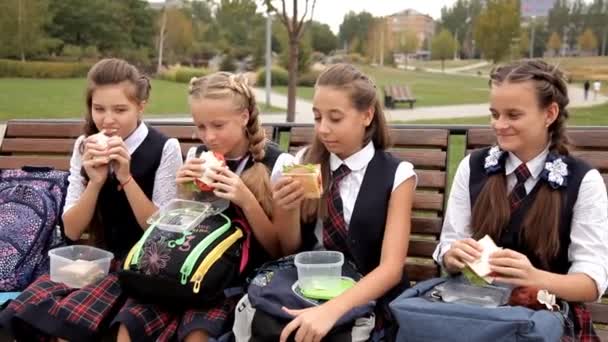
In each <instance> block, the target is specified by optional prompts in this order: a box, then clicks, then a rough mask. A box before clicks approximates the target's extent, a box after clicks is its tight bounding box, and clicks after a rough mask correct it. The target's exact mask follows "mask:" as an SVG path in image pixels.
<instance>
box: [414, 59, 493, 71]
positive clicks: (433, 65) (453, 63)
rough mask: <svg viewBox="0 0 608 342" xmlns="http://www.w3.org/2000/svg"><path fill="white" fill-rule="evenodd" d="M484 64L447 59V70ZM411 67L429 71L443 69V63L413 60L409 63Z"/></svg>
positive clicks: (474, 60)
mask: <svg viewBox="0 0 608 342" xmlns="http://www.w3.org/2000/svg"><path fill="white" fill-rule="evenodd" d="M479 62H482V60H481V59H459V60H453V59H446V60H445V68H446V69H450V68H460V67H464V66H467V65H472V64H477V63H479ZM409 65H412V66H415V67H417V68H429V69H441V61H439V60H432V61H422V60H411V61H409Z"/></svg>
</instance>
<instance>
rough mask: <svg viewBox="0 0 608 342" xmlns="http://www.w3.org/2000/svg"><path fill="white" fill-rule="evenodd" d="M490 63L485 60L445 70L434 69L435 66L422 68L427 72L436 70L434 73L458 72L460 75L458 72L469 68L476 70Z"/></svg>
mask: <svg viewBox="0 0 608 342" xmlns="http://www.w3.org/2000/svg"><path fill="white" fill-rule="evenodd" d="M488 64H489V63H488V62H487V61H483V62H479V63H475V64H469V65H465V66H461V67H457V68H446V69H445V70H441V69H433V68H422V70H424V71H427V72H434V73H444V74H456V75H458V73H460V72H462V71H468V70H474V69H477V68H482V67H484V66H486V65H488Z"/></svg>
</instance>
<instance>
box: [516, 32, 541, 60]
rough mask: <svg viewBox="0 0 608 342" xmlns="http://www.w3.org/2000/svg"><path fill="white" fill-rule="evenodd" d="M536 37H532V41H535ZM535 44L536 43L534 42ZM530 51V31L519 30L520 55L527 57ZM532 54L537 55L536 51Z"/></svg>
mask: <svg viewBox="0 0 608 342" xmlns="http://www.w3.org/2000/svg"><path fill="white" fill-rule="evenodd" d="M537 39H538V37H534V42H535V43H536V40H537ZM534 45H536V44H534ZM529 52H530V31H529V30H527V29H526V30H521V33H520V35H519V55H520V57H527V56H528V55H529ZM534 56H537V55H536V53H535V54H534Z"/></svg>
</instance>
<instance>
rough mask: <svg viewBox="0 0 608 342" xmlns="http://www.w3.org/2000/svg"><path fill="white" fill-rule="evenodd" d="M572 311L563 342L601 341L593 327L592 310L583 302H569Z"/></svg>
mask: <svg viewBox="0 0 608 342" xmlns="http://www.w3.org/2000/svg"><path fill="white" fill-rule="evenodd" d="M569 305H570V311H569V315H568V318H569V320H570V322H567V324H566V329H565V330H564V336H563V337H562V340H561V342H601V340H600V338H599V336H598V335H597V333H596V332H595V329H594V328H593V321H592V320H591V312H590V311H589V309H588V308H587V307H586V306H585V305H584V304H581V303H569Z"/></svg>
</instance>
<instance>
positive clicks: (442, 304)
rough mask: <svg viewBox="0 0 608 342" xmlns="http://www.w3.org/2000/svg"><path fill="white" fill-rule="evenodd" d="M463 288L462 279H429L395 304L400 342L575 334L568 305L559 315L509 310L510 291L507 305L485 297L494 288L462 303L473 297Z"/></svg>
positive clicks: (496, 340)
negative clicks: (569, 316)
mask: <svg viewBox="0 0 608 342" xmlns="http://www.w3.org/2000/svg"><path fill="white" fill-rule="evenodd" d="M464 282H466V280H464V278H463V277H448V278H433V279H429V280H426V281H423V282H420V283H418V284H416V285H415V286H414V287H411V288H409V289H407V290H406V291H405V292H403V293H402V294H401V295H400V296H399V297H397V298H396V299H395V300H393V301H392V302H391V303H390V304H389V307H390V309H391V311H392V313H393V315H394V317H395V319H396V321H397V323H398V324H399V330H398V333H397V341H405V340H407V341H412V342H417V341H420V342H422V341H454V342H461V341H462V342H464V341H467V342H477V341H479V342H485V341H492V342H506V341H529V342H532V341H535V342H542V341H547V342H549V341H559V340H560V339H561V337H562V335H563V334H564V332H569V331H570V330H571V322H569V319H568V318H567V317H568V310H569V307H568V304H567V303H566V302H561V303H560V310H559V311H549V310H532V309H529V308H526V307H523V306H509V305H506V301H508V296H509V295H510V290H508V291H507V296H506V298H507V300H506V301H505V299H504V298H503V299H500V300H498V301H495V300H496V298H497V297H496V296H495V294H494V293H492V292H488V291H486V290H492V291H494V289H490V288H488V289H485V290H484V288H478V291H486V292H483V293H481V292H480V295H479V296H478V297H477V298H476V299H475V300H472V299H463V298H465V297H468V295H467V296H461V293H462V292H466V291H469V290H466V291H465V289H466V288H465V287H459V285H460V284H463V283H464ZM445 285H457V286H445ZM470 286H471V288H473V285H470ZM448 289H450V290H449V291H448ZM453 289H457V291H454V290H453ZM460 289H463V290H460ZM499 291H501V290H499ZM459 297H461V298H459ZM495 304H496V305H497V306H495Z"/></svg>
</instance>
